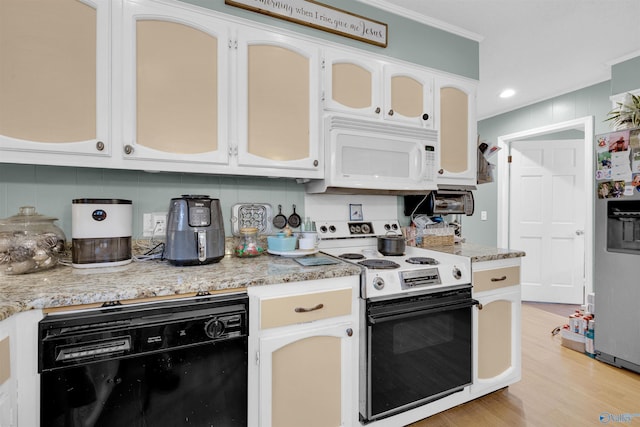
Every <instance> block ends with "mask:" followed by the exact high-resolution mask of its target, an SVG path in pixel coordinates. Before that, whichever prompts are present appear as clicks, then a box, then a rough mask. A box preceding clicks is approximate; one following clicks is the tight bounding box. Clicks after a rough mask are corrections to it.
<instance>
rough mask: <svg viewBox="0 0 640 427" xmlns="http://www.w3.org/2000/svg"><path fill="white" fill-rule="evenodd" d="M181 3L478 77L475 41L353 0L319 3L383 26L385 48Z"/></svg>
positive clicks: (216, 2) (194, 0) (218, 4)
mask: <svg viewBox="0 0 640 427" xmlns="http://www.w3.org/2000/svg"><path fill="white" fill-rule="evenodd" d="M182 1H183V2H184V3H190V4H193V5H196V6H200V7H203V8H207V9H211V10H215V11H218V12H222V13H225V14H228V15H234V16H237V17H240V18H244V19H249V20H253V21H257V22H261V23H263V24H267V25H271V26H275V27H279V28H285V29H287V30H290V31H294V32H298V33H301V34H305V35H308V36H311V37H316V38H319V39H323V40H328V41H330V42H335V43H339V44H344V45H347V46H351V47H354V48H357V49H362V50H366V51H369V52H373V53H376V54H379V55H385V56H390V57H393V58H398V59H401V60H404V61H408V62H411V63H414V64H420V65H424V66H426V67H430V68H435V69H437V70H442V71H446V72H449V73H453V74H458V75H461V76H465V77H469V78H472V79H475V80H478V79H479V76H480V71H479V67H480V62H479V61H480V45H479V43H478V42H476V41H473V40H470V39H467V38H464V37H461V36H458V35H455V34H452V33H448V32H446V31H442V30H439V29H437V28H433V27H429V26H427V25H423V24H420V23H418V22H416V21H414V20H411V19H407V18H404V17H401V16H397V15H393V14H390V13H387V12H385V11H382V10H380V9H376V8H375V7H372V6H368V5H366V4H364V3H361V2H357V1H354V0H323V1H321V3H323V4H325V5H327V6H333V7H335V8H338V9H340V10H343V11H346V12H350V13H355V14H357V15H361V16H363V17H365V18H368V19H372V20H375V21H379V22H382V23H384V24H387V47H386V48H382V47H379V46H374V45H372V44H369V43H364V42H361V41H357V40H353V39H350V38H348V37H343V36H340V35H336V34H332V33H328V32H326V31H322V30H317V29H315V28H310V27H306V26H304V25H300V24H296V23H292V22H288V21H285V20H282V19H278V18H273V17H270V16H267V15H263V14H260V13H256V12H252V11H247V10H244V9H241V8H238V7H235V6H229V5H226V4H224V0H182Z"/></svg>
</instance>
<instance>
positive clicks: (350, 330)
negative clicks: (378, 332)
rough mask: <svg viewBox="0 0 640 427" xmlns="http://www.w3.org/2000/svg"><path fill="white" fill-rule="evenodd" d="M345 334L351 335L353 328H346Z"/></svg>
mask: <svg viewBox="0 0 640 427" xmlns="http://www.w3.org/2000/svg"><path fill="white" fill-rule="evenodd" d="M347 335H348V336H350V337H351V336H353V329H351V328H347Z"/></svg>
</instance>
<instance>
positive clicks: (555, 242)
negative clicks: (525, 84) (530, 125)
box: [498, 117, 594, 304]
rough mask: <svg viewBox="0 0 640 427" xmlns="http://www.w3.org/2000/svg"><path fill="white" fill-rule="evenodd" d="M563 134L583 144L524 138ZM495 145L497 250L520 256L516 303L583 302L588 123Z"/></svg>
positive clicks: (587, 284) (587, 255)
mask: <svg viewBox="0 0 640 427" xmlns="http://www.w3.org/2000/svg"><path fill="white" fill-rule="evenodd" d="M565 130H579V131H582V132H584V140H580V141H579V142H575V141H573V142H572V141H570V140H553V141H552V140H547V141H542V140H527V139H528V138H532V137H540V136H544V135H549V134H553V133H556V132H561V131H565ZM498 146H499V147H500V148H501V149H502V150H500V152H499V153H498V154H499V158H498V162H499V165H500V167H499V168H498V177H499V179H498V246H500V247H506V248H513V249H519V250H524V251H525V252H526V256H525V258H523V260H522V270H521V283H522V299H523V300H525V301H540V302H556V303H568V304H582V303H583V302H584V298H585V295H586V294H587V293H589V292H592V289H593V280H592V276H593V271H592V265H593V262H592V260H593V197H594V190H593V176H592V174H593V172H592V170H593V168H592V164H593V148H592V147H593V117H585V118H582V119H576V120H571V121H568V122H563V123H558V124H555V125H550V126H545V127H541V128H536V129H530V130H527V131H523V132H518V133H514V134H509V135H505V136H502V137H499V138H498ZM509 155H511V156H512V159H513V162H512V163H511V164H509V163H508V158H509V157H508V156H509ZM563 195H564V197H563Z"/></svg>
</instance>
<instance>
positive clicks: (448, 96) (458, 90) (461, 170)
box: [436, 79, 478, 185]
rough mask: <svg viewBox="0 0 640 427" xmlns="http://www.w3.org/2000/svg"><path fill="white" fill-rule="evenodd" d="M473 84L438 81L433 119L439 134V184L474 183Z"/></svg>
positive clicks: (475, 135)
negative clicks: (436, 109)
mask: <svg viewBox="0 0 640 427" xmlns="http://www.w3.org/2000/svg"><path fill="white" fill-rule="evenodd" d="M475 87H476V86H475V84H471V83H467V82H463V81H454V80H450V79H442V80H438V83H437V92H436V94H437V95H436V96H437V99H436V105H437V107H438V112H437V113H436V120H437V124H438V126H439V131H440V132H439V134H440V167H441V169H440V170H439V171H438V174H439V175H438V184H460V185H476V181H477V178H476V172H477V156H476V152H477V151H476V150H477V138H478V135H477V122H476V89H475Z"/></svg>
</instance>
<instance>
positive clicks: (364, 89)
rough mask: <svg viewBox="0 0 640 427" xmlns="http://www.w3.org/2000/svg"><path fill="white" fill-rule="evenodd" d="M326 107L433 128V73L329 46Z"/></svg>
mask: <svg viewBox="0 0 640 427" xmlns="http://www.w3.org/2000/svg"><path fill="white" fill-rule="evenodd" d="M323 71H324V78H323V81H324V87H323V100H324V108H325V110H328V111H336V112H345V113H349V114H357V115H361V116H367V117H370V118H376V119H384V120H389V121H394V122H401V123H405V124H409V125H413V126H419V127H425V128H432V127H433V125H432V123H433V119H431V116H432V115H433V113H432V111H433V76H432V75H431V74H430V73H428V72H426V71H424V70H421V69H419V68H413V67H409V66H406V65H401V64H394V63H388V62H384V61H381V60H378V59H376V58H374V57H372V56H371V57H367V56H365V55H362V56H360V55H355V54H353V53H352V52H347V51H342V50H337V49H327V50H326V51H325V54H324V61H323Z"/></svg>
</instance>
